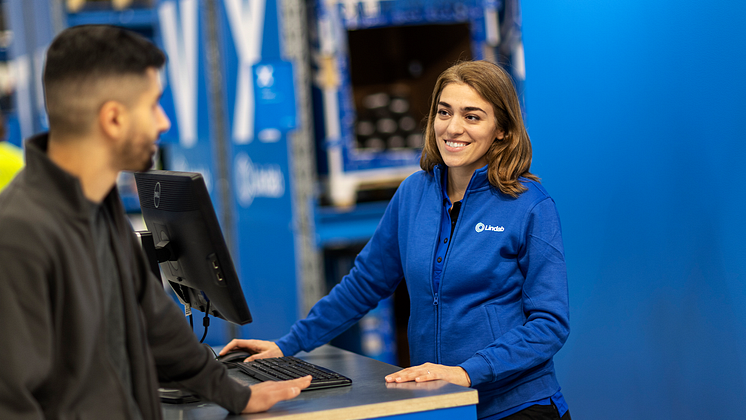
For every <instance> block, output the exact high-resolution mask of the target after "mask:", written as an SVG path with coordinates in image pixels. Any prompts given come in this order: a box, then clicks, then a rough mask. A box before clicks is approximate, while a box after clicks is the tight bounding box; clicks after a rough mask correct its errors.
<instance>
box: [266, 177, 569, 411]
mask: <svg viewBox="0 0 746 420" xmlns="http://www.w3.org/2000/svg"><path fill="white" fill-rule="evenodd" d="M441 175H442V168H441V167H436V168H435V169H434V173H427V172H424V171H420V172H417V173H415V174H413V175H411V176H410V177H408V178H407V179H406V180H405V181H404V182H402V184H401V186H400V187H399V189H398V190H397V192H396V194H395V195H394V197H393V198H392V199H391V202H390V203H389V206H388V207H387V209H386V212H385V213H384V216H383V218H382V219H381V222H380V223H379V225H378V228H377V229H376V231H375V233H374V234H373V237H372V238H371V239H370V241H369V242H368V244H367V245H366V246H365V248H364V249H363V250H362V252H360V254H359V255H358V257H357V258H356V260H355V264H354V267H353V269H352V270H351V271H350V273H349V274H348V275H347V276H345V277H344V278H343V279H342V281H341V282H340V284H338V285H337V286H336V287H334V288H333V289H332V291H331V292H330V293H329V295H327V296H326V297H324V298H323V299H321V300H320V301H319V302H318V303H317V304H316V305H315V306H314V307H313V308H312V309H311V312H310V313H309V315H308V317H307V318H306V319H303V320H300V321H298V322H296V323H295V325H293V327H292V328H291V330H290V333H288V334H287V335H286V336H284V337H283V338H281V339H280V340H278V341H277V344H278V345H279V347H280V349H281V350H282V351H283V353H284V354H285V355H292V354H295V353H297V352H298V351H300V350H304V351H310V350H312V349H314V348H316V347H318V346H320V345H322V344H324V343H326V342H328V341H329V340H331V339H332V338H334V337H335V336H337V335H338V334H339V333H341V332H343V331H344V330H345V329H347V328H348V327H349V326H350V325H352V324H353V323H354V322H356V321H357V320H358V319H360V318H361V317H362V316H363V315H364V314H365V313H367V312H368V311H369V310H370V309H372V308H374V307H375V306H376V305H377V304H378V302H379V301H380V300H381V299H383V298H386V297H387V296H389V295H391V294H392V293H393V291H394V290H395V289H396V286H397V285H398V284H399V282H400V281H401V280H403V279H406V285H407V289H408V291H409V296H410V303H411V305H410V317H409V327H408V334H409V346H410V358H411V363H412V365H413V366H414V365H419V364H422V363H425V362H431V363H439V364H443V365H448V366H461V367H463V368H464V369H465V370H466V372H467V373H468V374H469V377H470V378H471V382H472V387H473V388H476V389H477V390H478V391H479V401H480V402H479V405H478V406H477V414H478V416H479V417H485V416H489V415H493V414H495V413H499V412H502V411H504V410H507V409H510V408H512V407H516V406H518V405H520V404H523V403H526V402H528V401H536V400H540V399H542V398H547V397H549V396H551V395H553V394H554V393H555V392H557V391H558V390H559V384H558V382H557V379H556V377H555V373H554V364H553V362H552V357H553V356H554V354H555V353H557V351H558V350H559V349H560V348H561V347H562V345H563V344H564V343H565V340H566V339H567V336H568V334H569V314H568V294H567V275H566V270H565V259H564V251H563V247H562V235H561V230H560V222H559V216H558V214H557V210H556V208H555V205H554V201H553V200H552V199H551V197H549V195H548V194H547V192H546V191H545V190H544V188H543V187H542V186H541V185H540V184H539V183H537V182H533V181H528V180H523V185H525V186H526V187H527V188H528V191H526V192H524V193H523V194H521V195H520V196H519V197H518V198H512V197H510V196H507V195H505V194H502V193H501V192H499V190H497V189H496V188H494V187H493V186H491V185H490V184H489V181H488V179H487V167H486V166H485V167H483V168H481V169H479V170H477V171H476V172H475V173H474V175H473V176H472V179H471V182H470V183H469V187H468V188H467V191H466V193H465V195H464V198H463V200H462V205H461V211H460V213H459V217H458V221H457V223H456V226H455V229H454V232H453V235H452V237H451V244H450V246H449V249H448V253H447V254H446V257H445V260H444V262H443V268H442V273H441V279H440V286H439V289H440V290H438V291H437V292H436V291H435V290H434V288H433V281H432V275H433V260H434V256H435V252H436V250H437V248H438V243H437V242H438V238H439V232H440V226H441V224H440V221H441V217H443V216H442V204H443V199H444V197H443V193H442V188H441V178H442V176H441Z"/></svg>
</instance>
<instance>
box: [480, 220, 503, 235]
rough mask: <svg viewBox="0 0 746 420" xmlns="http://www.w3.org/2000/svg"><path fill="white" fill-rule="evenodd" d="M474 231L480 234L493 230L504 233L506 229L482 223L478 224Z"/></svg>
mask: <svg viewBox="0 0 746 420" xmlns="http://www.w3.org/2000/svg"><path fill="white" fill-rule="evenodd" d="M474 230H476V231H477V233H480V232H482V231H485V230H491V231H493V232H504V231H505V228H504V227H502V226H492V225H485V224H484V223H482V222H479V223H477V225H476V226H474Z"/></svg>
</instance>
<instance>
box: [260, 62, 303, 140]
mask: <svg viewBox="0 0 746 420" xmlns="http://www.w3.org/2000/svg"><path fill="white" fill-rule="evenodd" d="M253 69H254V93H255V95H256V101H255V102H256V123H255V124H256V126H255V130H256V133H257V134H256V135H257V137H258V138H259V141H261V142H263V143H274V142H276V141H278V140H280V138H281V134H282V133H286V132H288V131H290V130H292V129H294V128H296V118H295V113H296V109H295V87H294V83H293V66H292V64H291V63H290V62H288V61H280V60H274V61H263V62H260V63H257V64H256V65H254V67H253Z"/></svg>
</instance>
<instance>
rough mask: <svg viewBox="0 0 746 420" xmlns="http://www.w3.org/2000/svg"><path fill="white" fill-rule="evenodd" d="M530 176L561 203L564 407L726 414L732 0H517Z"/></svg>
mask: <svg viewBox="0 0 746 420" xmlns="http://www.w3.org/2000/svg"><path fill="white" fill-rule="evenodd" d="M522 6H523V33H524V42H525V50H526V69H527V77H526V80H527V84H526V106H527V112H528V120H527V121H528V128H529V134H530V136H531V138H532V142H533V144H534V165H533V167H532V168H533V171H534V172H535V173H537V174H538V175H539V176H540V177H542V179H543V182H544V184H545V186H546V187H547V189H548V190H549V192H550V193H551V194H552V195H553V196H554V198H555V200H556V202H557V206H558V208H559V211H560V214H561V216H562V222H563V231H564V238H565V249H566V255H567V260H568V271H569V281H570V293H571V295H570V299H571V319H572V332H571V336H570V339H569V341H568V343H567V344H566V346H565V347H564V349H563V350H562V351H560V353H559V354H558V356H557V358H556V362H557V370H558V375H559V379H560V383H561V384H562V385H563V390H564V391H565V395H566V397H567V399H568V402H569V404H570V407H571V411H572V414H573V418H575V419H656V420H659V419H673V418H676V419H695V418H696V419H699V418H710V419H716V418H743V414H742V411H743V410H742V403H743V402H744V401H746V384H745V382H746V246H744V238H746V223H745V222H744V219H745V218H746V196H745V194H744V192H745V191H746V182H744V181H746V176H745V173H744V170H743V168H744V166H746V165H744V158H746V3H744V2H734V1H726V0H716V1H712V2H701V1H693V0H678V1H673V0H644V1H642V0H624V1H620V0H606V1H589V0H585V1H567V0H565V1H554V2H531V1H524V2H523V4H522Z"/></svg>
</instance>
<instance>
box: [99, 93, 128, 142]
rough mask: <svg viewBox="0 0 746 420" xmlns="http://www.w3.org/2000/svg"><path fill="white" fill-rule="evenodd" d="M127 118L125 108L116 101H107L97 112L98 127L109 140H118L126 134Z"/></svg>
mask: <svg viewBox="0 0 746 420" xmlns="http://www.w3.org/2000/svg"><path fill="white" fill-rule="evenodd" d="M128 118H129V115H128V112H127V107H125V106H124V104H122V103H121V102H118V101H107V102H105V103H104V104H103V105H102V106H101V108H100V109H99V111H98V124H99V127H101V131H102V132H103V133H104V134H105V135H106V136H107V137H109V138H111V139H116V140H118V139H120V138H122V137H123V136H124V135H125V134H126V133H127V130H128V124H129V121H128Z"/></svg>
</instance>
